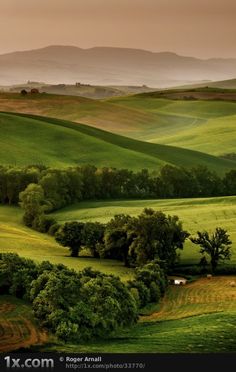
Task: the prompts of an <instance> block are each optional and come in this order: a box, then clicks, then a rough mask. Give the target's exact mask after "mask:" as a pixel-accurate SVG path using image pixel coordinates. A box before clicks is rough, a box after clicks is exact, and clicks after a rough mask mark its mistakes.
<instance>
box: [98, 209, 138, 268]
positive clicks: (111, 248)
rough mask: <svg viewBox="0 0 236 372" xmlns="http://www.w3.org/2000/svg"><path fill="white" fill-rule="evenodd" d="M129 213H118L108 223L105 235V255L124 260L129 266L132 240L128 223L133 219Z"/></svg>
mask: <svg viewBox="0 0 236 372" xmlns="http://www.w3.org/2000/svg"><path fill="white" fill-rule="evenodd" d="M131 219H132V218H131V217H130V216H128V215H124V214H120V215H116V216H115V217H114V218H112V219H111V221H110V222H109V223H108V224H107V226H106V230H105V235H104V250H103V256H104V257H106V258H113V259H116V260H121V261H123V262H124V264H125V266H127V267H129V266H130V262H129V247H130V244H131V242H132V238H131V236H129V233H128V224H129V222H130V221H131Z"/></svg>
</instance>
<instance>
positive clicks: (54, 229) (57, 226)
mask: <svg viewBox="0 0 236 372" xmlns="http://www.w3.org/2000/svg"><path fill="white" fill-rule="evenodd" d="M60 227H61V225H60V224H59V223H54V224H53V225H51V226H50V228H49V230H48V234H49V235H51V236H55V235H56V233H57V232H58V230H59V229H60Z"/></svg>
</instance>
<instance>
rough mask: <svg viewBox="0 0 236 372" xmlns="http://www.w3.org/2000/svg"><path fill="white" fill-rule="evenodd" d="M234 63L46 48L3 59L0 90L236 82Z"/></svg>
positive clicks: (116, 50)
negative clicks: (40, 85)
mask: <svg viewBox="0 0 236 372" xmlns="http://www.w3.org/2000/svg"><path fill="white" fill-rule="evenodd" d="M235 71H236V59H221V58H212V59H207V60H203V59H198V58H193V57H184V56H179V55H177V54H175V53H171V52H161V53H154V52H150V51H146V50H141V49H129V48H113V47H95V48H90V49H81V48H78V47H73V46H56V45H54V46H48V47H45V48H41V49H35V50H29V51H21V52H13V53H8V54H3V55H1V56H0V85H10V84H17V83H22V82H23V81H27V80H33V81H42V80H43V81H44V82H46V83H66V84H71V83H75V82H76V81H79V82H82V83H89V84H100V85H109V84H113V85H143V84H145V85H148V86H150V87H170V86H175V85H183V84H187V83H191V82H200V81H202V80H226V79H233V78H235Z"/></svg>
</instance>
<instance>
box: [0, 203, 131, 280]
mask: <svg viewBox="0 0 236 372" xmlns="http://www.w3.org/2000/svg"><path fill="white" fill-rule="evenodd" d="M21 220H22V210H21V209H20V208H16V207H3V206H0V252H13V253H18V254H19V255H20V256H23V257H27V258H31V259H33V260H35V261H37V262H41V261H50V262H52V263H54V264H58V263H62V264H64V265H66V266H68V267H69V268H71V269H74V270H82V269H83V268H85V267H88V266H92V267H93V268H94V269H95V270H100V271H102V272H104V273H107V274H115V275H118V276H120V277H121V278H122V279H123V280H128V279H130V278H131V276H132V270H129V269H127V268H125V267H124V266H123V264H122V263H120V262H118V261H113V260H99V259H94V258H90V257H80V258H78V259H74V258H72V257H70V256H69V250H68V249H67V248H63V247H61V246H59V245H58V244H57V243H56V242H55V240H54V238H52V237H50V236H48V235H46V234H40V233H37V232H36V231H34V230H31V229H29V228H27V227H25V226H24V225H23V224H22V222H21Z"/></svg>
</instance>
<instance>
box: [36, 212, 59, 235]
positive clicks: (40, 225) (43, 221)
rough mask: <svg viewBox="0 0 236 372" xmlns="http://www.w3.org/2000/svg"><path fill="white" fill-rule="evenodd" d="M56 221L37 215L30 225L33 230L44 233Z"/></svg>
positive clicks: (43, 215)
mask: <svg viewBox="0 0 236 372" xmlns="http://www.w3.org/2000/svg"><path fill="white" fill-rule="evenodd" d="M55 223H56V221H55V220H54V218H52V217H49V216H47V215H45V214H40V215H38V216H37V217H36V218H35V219H34V221H33V224H32V227H33V229H35V230H37V231H39V232H41V233H46V232H48V230H49V229H50V227H51V226H53V225H55Z"/></svg>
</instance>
